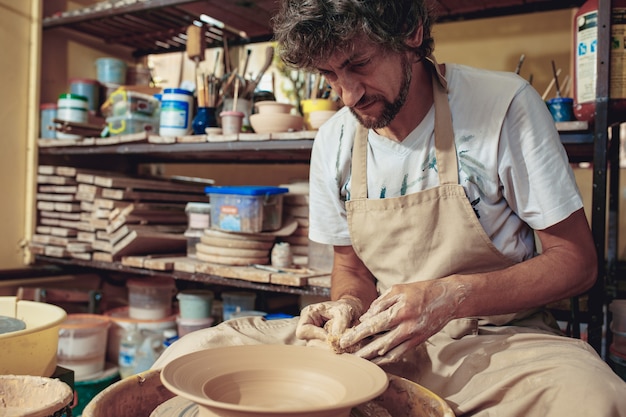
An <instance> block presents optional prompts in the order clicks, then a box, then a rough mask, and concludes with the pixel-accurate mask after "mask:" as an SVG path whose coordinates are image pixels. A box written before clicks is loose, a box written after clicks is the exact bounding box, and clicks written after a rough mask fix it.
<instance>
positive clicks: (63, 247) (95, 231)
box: [31, 166, 208, 262]
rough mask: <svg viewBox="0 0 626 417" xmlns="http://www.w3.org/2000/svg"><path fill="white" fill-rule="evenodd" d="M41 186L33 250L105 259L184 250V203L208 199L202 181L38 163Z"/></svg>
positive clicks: (39, 185)
mask: <svg viewBox="0 0 626 417" xmlns="http://www.w3.org/2000/svg"><path fill="white" fill-rule="evenodd" d="M38 187H39V188H38V191H39V192H38V194H37V209H38V211H39V224H38V226H37V231H36V234H35V235H34V236H33V239H32V242H31V249H32V251H33V252H34V253H37V254H44V255H47V256H56V257H75V258H80V259H92V260H96V261H106V262H111V261H115V260H119V259H120V258H121V257H122V256H125V255H141V254H151V253H166V252H167V253H184V251H185V248H186V239H185V237H184V231H185V229H186V224H187V217H186V214H185V205H186V203H187V202H189V201H201V202H207V201H208V197H207V196H206V195H205V194H204V185H202V184H188V183H184V184H183V183H175V182H171V181H167V180H163V179H142V178H133V177H124V176H119V175H118V174H108V173H103V172H94V171H88V170H80V169H75V168H68V167H58V166H40V167H39V176H38ZM62 235H63V236H62ZM59 237H64V238H66V239H63V240H62V239H58V238H59Z"/></svg>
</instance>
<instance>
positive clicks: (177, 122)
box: [159, 88, 194, 136]
mask: <svg viewBox="0 0 626 417" xmlns="http://www.w3.org/2000/svg"><path fill="white" fill-rule="evenodd" d="M193 101H194V99H193V93H192V92H191V91H187V90H183V89H181V88H166V89H165V90H164V91H163V96H162V97H161V116H160V124H159V134H160V135H161V136H185V135H188V134H190V133H191V122H192V113H193Z"/></svg>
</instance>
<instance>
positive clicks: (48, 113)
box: [39, 103, 57, 139]
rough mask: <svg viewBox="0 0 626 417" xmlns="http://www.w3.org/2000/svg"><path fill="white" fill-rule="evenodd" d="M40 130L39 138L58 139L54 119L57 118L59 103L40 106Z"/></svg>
mask: <svg viewBox="0 0 626 417" xmlns="http://www.w3.org/2000/svg"><path fill="white" fill-rule="evenodd" d="M39 111H40V114H39V121H40V125H39V127H40V130H39V136H40V137H41V138H45V139H54V138H56V137H57V135H56V130H55V129H54V119H56V117H57V103H43V104H42V105H41V106H39Z"/></svg>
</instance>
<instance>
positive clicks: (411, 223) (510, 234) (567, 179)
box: [155, 0, 626, 417]
mask: <svg viewBox="0 0 626 417" xmlns="http://www.w3.org/2000/svg"><path fill="white" fill-rule="evenodd" d="M274 28H275V35H276V39H277V41H278V42H279V44H280V45H281V48H280V51H281V56H282V58H283V59H284V60H285V61H286V62H287V63H290V64H292V65H294V66H296V67H299V68H304V69H309V70H314V71H319V72H320V73H321V74H323V75H324V76H325V78H326V80H327V81H328V82H329V83H330V84H331V86H332V87H333V90H334V91H335V92H336V93H337V94H338V95H339V96H340V97H341V99H342V101H343V103H344V104H345V107H344V108H343V109H342V110H340V111H339V112H338V113H337V114H336V115H335V116H334V117H333V118H332V119H331V120H329V121H328V122H327V123H326V124H325V125H324V126H322V128H321V129H320V130H319V133H318V135H317V137H316V139H315V145H314V149H313V154H312V159H311V173H310V201H311V203H310V238H311V239H312V240H315V241H318V242H320V243H324V244H330V245H333V246H334V253H335V255H334V265H333V272H332V288H331V299H332V300H331V301H327V302H322V303H319V304H313V305H310V306H308V307H306V308H305V309H303V311H302V314H301V317H300V318H299V319H296V320H278V321H267V322H264V321H262V320H259V319H246V320H236V321H229V322H226V323H224V324H222V325H220V326H217V327H215V328H213V329H210V330H208V331H206V332H196V333H197V334H196V335H194V334H192V335H189V336H191V338H189V337H188V336H186V337H185V338H183V339H182V340H181V342H184V341H185V339H187V340H188V342H187V344H184V343H177V344H175V345H173V346H172V348H174V349H168V351H166V352H165V354H164V356H163V357H162V358H161V359H160V360H159V362H158V363H157V364H155V367H156V368H158V367H161V366H163V365H164V363H166V362H167V361H169V360H171V359H172V358H173V357H174V356H176V355H180V354H184V353H187V352H189V351H191V350H195V349H198V348H203V347H209V346H216V345H224V344H242V343H290V344H304V343H307V344H310V345H320V346H324V347H326V348H329V346H331V345H332V347H333V348H335V349H336V350H338V351H349V352H353V353H354V354H356V355H358V356H361V357H363V358H366V359H369V360H371V361H372V362H374V363H377V364H380V365H381V366H382V367H384V369H385V370H387V371H388V372H390V373H393V374H397V375H400V376H403V377H406V378H410V379H411V380H414V381H416V382H418V383H420V384H421V385H423V386H425V387H426V388H428V389H430V390H432V391H433V392H435V393H436V394H438V395H440V396H441V397H443V398H444V399H445V400H446V401H447V402H448V404H449V405H450V406H451V407H452V408H453V410H454V412H455V414H456V415H457V416H483V417H484V416H498V417H505V416H524V417H529V416H541V417H545V416H553V417H563V416H568V417H572V416H590V415H598V416H611V417H613V416H619V415H625V416H626V384H625V383H624V382H623V381H621V380H620V379H619V378H618V377H617V376H616V375H615V374H614V373H613V372H612V371H611V370H610V368H609V367H608V366H607V365H606V364H605V363H604V362H603V361H602V360H601V359H600V358H599V357H598V355H597V354H596V353H595V351H594V350H593V349H592V348H591V347H590V346H589V345H587V344H586V343H585V342H583V341H580V340H576V339H571V338H566V337H563V336H562V335H561V334H560V332H559V331H558V329H557V327H556V325H555V324H554V321H553V320H552V319H551V317H550V316H549V314H547V313H546V312H545V311H544V310H543V309H542V306H543V305H545V304H546V303H549V302H552V301H555V300H560V299H564V298H567V297H570V296H573V295H575V294H579V293H581V292H584V291H585V290H587V289H588V288H590V286H591V285H592V284H593V282H594V281H595V279H596V267H597V265H596V257H595V255H594V253H595V251H594V246H593V241H592V237H591V233H590V230H589V227H588V224H587V221H586V218H585V215H584V212H583V206H582V201H581V198H580V195H579V192H578V189H577V187H576V183H575V180H574V177H573V174H572V172H571V170H570V167H569V165H568V160H567V155H566V154H565V152H564V150H563V147H562V146H561V143H560V140H559V136H558V133H557V131H556V129H555V126H554V122H553V120H552V119H551V117H550V114H549V113H548V111H547V109H546V106H545V104H544V103H543V102H542V100H541V98H540V97H539V96H538V95H537V93H536V92H535V91H534V90H533V89H532V87H530V86H529V85H528V83H526V82H525V81H524V80H522V79H521V78H519V77H517V76H516V75H514V74H506V73H496V72H488V71H483V70H477V69H472V68H468V67H464V66H460V65H453V64H446V65H439V64H437V63H436V62H435V60H434V58H433V56H432V52H433V47H434V42H433V39H432V37H431V30H430V29H431V16H430V15H429V12H428V10H427V7H426V5H425V3H424V1H422V0H335V1H330V0H281V9H280V12H279V14H278V15H277V16H276V18H275V21H274ZM535 233H536V236H537V238H538V240H539V242H540V243H541V254H536V249H535V240H534V235H535Z"/></svg>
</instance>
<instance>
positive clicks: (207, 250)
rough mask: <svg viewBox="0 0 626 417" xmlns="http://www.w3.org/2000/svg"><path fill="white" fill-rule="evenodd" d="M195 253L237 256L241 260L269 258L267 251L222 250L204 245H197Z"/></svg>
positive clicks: (221, 248)
mask: <svg viewBox="0 0 626 417" xmlns="http://www.w3.org/2000/svg"><path fill="white" fill-rule="evenodd" d="M196 251H197V252H202V253H204V254H206V255H219V256H239V257H242V258H261V257H266V256H269V251H268V250H267V249H241V248H223V247H219V246H209V245H206V244H204V243H197V244H196Z"/></svg>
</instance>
